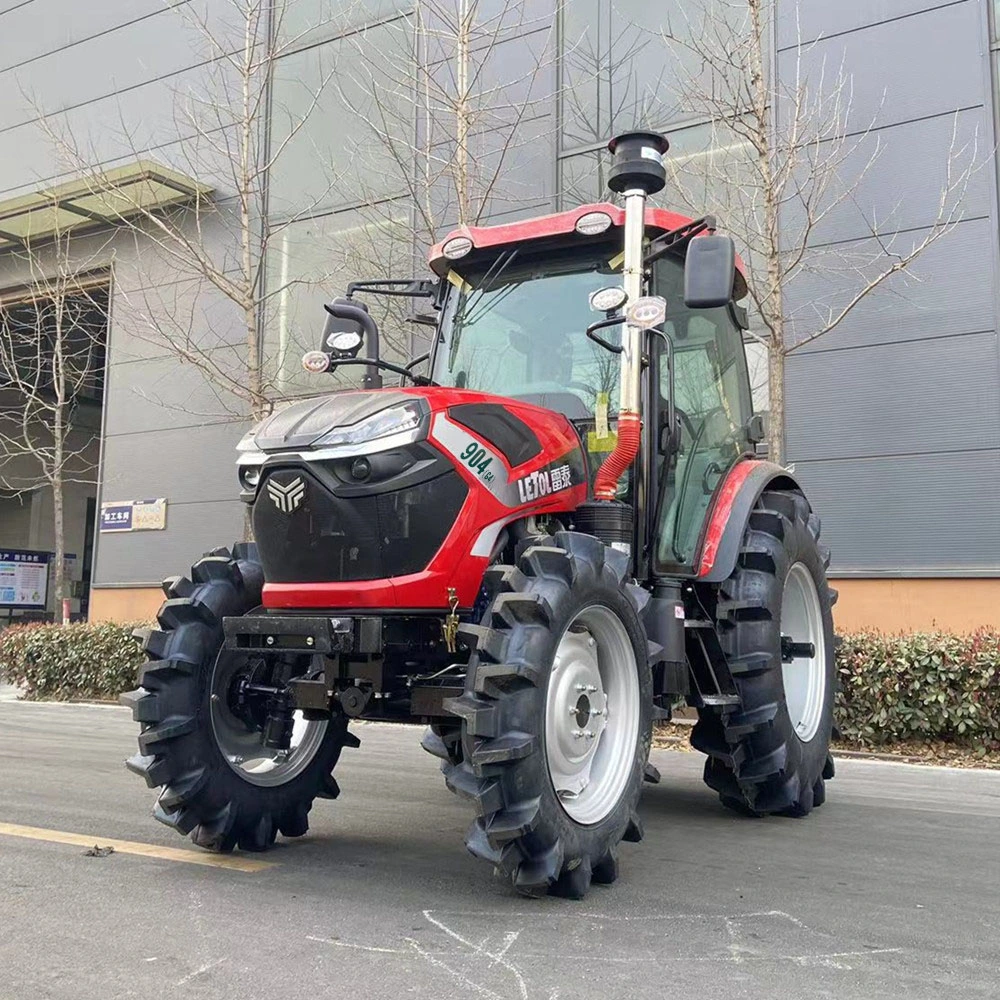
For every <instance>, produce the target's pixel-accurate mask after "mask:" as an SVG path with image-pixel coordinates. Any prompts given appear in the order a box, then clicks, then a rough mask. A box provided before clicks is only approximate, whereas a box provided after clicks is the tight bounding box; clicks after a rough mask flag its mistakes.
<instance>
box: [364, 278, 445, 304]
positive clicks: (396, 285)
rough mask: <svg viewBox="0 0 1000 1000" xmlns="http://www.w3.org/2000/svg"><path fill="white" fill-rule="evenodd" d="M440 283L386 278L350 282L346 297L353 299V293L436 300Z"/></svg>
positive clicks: (421, 279)
mask: <svg viewBox="0 0 1000 1000" xmlns="http://www.w3.org/2000/svg"><path fill="white" fill-rule="evenodd" d="M439 284H440V282H437V281H427V280H425V279H423V278H420V279H410V278H386V279H385V280H384V281H378V280H375V281H352V282H351V283H350V284H349V285H348V286H347V297H348V298H349V299H353V298H354V293H355V292H368V293H369V294H371V295H398V296H404V297H406V298H411V299H424V298H427V299H436V298H437V294H438V285H439Z"/></svg>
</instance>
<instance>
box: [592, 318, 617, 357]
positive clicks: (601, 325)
mask: <svg viewBox="0 0 1000 1000" xmlns="http://www.w3.org/2000/svg"><path fill="white" fill-rule="evenodd" d="M624 322H625V317H624V316H609V317H608V318H607V319H599V320H598V321H597V322H596V323H591V324H590V326H588V327H587V337H588V338H589V339H590V340H592V341H593V342H594V343H595V344H600V345H601V347H603V348H604V349H605V350H607V351H610V352H611V353H612V354H621V353H622V351H623V348H622V347H621V346H620V345H616V344H609V343H608V342H607V341H606V340H605V339H604V338H603V337H598V336H597V331H598V330H603V329H605V328H606V327H609V326H621V325H622V323H624Z"/></svg>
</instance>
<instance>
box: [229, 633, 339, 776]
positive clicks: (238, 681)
mask: <svg viewBox="0 0 1000 1000" xmlns="http://www.w3.org/2000/svg"><path fill="white" fill-rule="evenodd" d="M261 674H262V667H261V665H260V664H259V663H258V664H252V663H250V664H248V663H247V661H246V660H245V658H242V657H239V656H235V655H232V654H229V653H228V652H227V651H225V650H223V651H222V652H221V653H220V654H219V657H218V659H217V660H216V663H215V669H214V671H213V675H212V695H211V719H212V731H213V733H214V734H215V741H216V744H217V745H218V747H219V750H220V752H221V753H222V756H223V757H224V758H225V760H226V763H227V764H229V766H230V767H231V768H232V769H233V770H234V771H235V772H236V773H237V774H238V775H239V776H240V777H241V778H243V779H244V781H248V782H249V783H250V784H252V785H261V786H272V787H273V786H276V785H283V784H286V783H287V782H289V781H292V780H293V779H294V778H296V777H298V775H299V774H301V773H302V771H304V770H305V768H306V767H307V766H308V765H309V763H310V762H311V761H312V759H313V758H314V757H315V756H316V753H317V752H318V750H319V748H320V746H321V744H322V742H323V739H324V737H325V735H326V730H327V726H328V721H327V720H326V719H321V720H315V721H313V720H307V719H306V718H305V717H304V715H303V713H302V712H301V711H298V710H292V708H291V707H290V705H288V704H287V695H286V696H285V698H284V699H283V700H282V699H281V698H278V697H277V696H278V695H281V694H282V692H283V690H284V689H283V688H281V687H278V686H276V685H268V684H264V683H262V678H261ZM279 702H281V703H280V704H279Z"/></svg>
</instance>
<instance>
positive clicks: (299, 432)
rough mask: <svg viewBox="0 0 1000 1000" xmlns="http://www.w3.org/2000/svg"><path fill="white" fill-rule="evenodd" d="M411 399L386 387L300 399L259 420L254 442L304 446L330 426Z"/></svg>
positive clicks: (267, 446)
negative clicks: (259, 423) (298, 401)
mask: <svg viewBox="0 0 1000 1000" xmlns="http://www.w3.org/2000/svg"><path fill="white" fill-rule="evenodd" d="M412 401H413V396H412V395H409V394H407V393H402V392H393V391H392V390H387V389H382V390H373V391H368V392H338V393H334V394H333V395H331V396H324V397H323V398H322V399H304V400H302V402H300V403H293V404H292V405H291V406H288V407H286V408H285V409H283V410H279V411H278V412H277V413H274V414H272V415H271V416H270V417H268V418H267V419H266V420H265V421H264V422H263V423H261V425H260V426H259V427H258V428H257V430H256V433H255V434H254V445H255V447H256V448H258V449H259V450H260V451H285V450H288V449H299V448H308V447H309V446H310V445H312V443H313V442H314V441H316V440H317V439H318V438H320V437H322V436H323V435H324V434H326V433H327V432H328V431H330V430H332V429H333V428H334V427H345V426H349V425H351V424H356V423H357V422H358V421H359V420H365V419H367V418H368V417H371V416H373V415H374V414H376V413H379V412H380V411H382V410H385V409H388V408H389V407H390V406H399V405H401V404H402V403H408V402H412Z"/></svg>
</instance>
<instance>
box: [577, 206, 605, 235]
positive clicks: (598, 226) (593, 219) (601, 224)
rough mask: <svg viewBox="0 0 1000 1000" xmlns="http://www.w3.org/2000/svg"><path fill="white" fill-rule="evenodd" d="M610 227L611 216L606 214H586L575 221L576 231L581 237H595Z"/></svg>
mask: <svg viewBox="0 0 1000 1000" xmlns="http://www.w3.org/2000/svg"><path fill="white" fill-rule="evenodd" d="M610 227H611V216H610V215H608V213H607V212H588V213H587V214H586V215H581V216H580V218H579V219H577V220H576V231H577V232H578V233H580V234H581V235H583V236H596V235H597V234H598V233H603V232H604V231H605V230H607V229H609V228H610Z"/></svg>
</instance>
